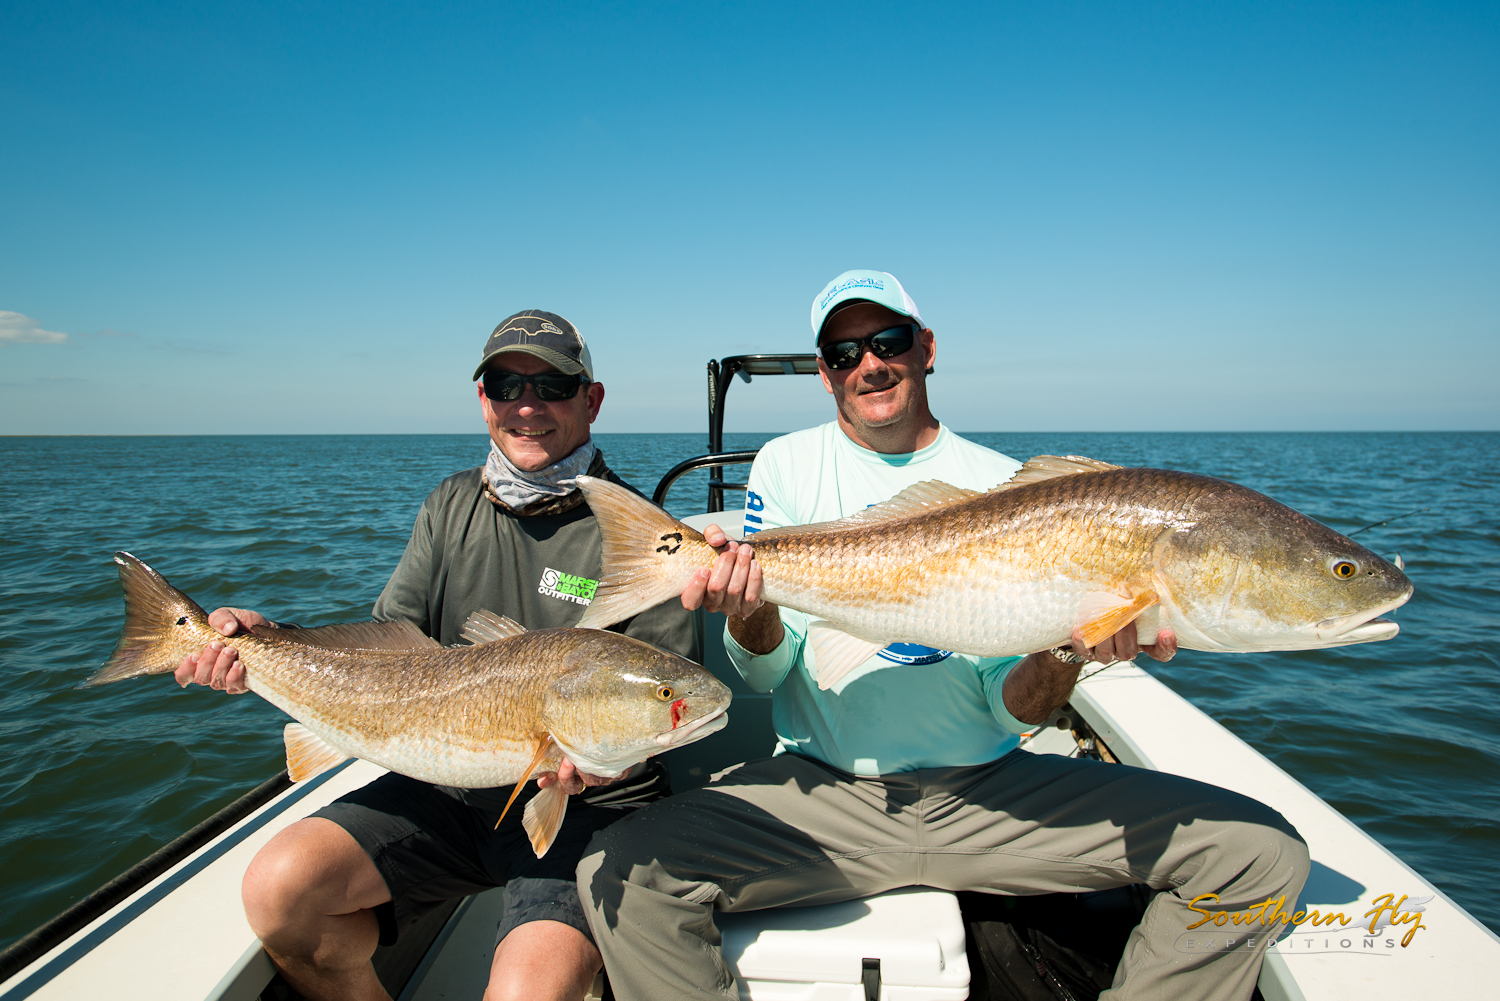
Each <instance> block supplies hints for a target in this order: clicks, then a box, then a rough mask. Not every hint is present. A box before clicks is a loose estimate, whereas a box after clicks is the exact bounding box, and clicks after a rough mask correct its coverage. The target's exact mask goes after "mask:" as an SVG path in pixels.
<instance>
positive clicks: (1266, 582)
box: [579, 456, 1412, 687]
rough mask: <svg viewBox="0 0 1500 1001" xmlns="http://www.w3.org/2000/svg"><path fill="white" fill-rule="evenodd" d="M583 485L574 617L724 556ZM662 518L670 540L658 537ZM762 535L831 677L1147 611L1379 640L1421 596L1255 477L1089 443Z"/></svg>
mask: <svg viewBox="0 0 1500 1001" xmlns="http://www.w3.org/2000/svg"><path fill="white" fill-rule="evenodd" d="M579 483H580V485H581V486H582V487H583V489H584V491H585V494H586V495H587V497H588V501H589V506H590V507H591V508H592V509H593V511H594V513H595V515H596V516H597V518H598V520H599V527H600V531H601V534H602V535H603V539H604V568H603V571H602V573H601V577H602V581H601V583H600V586H599V589H598V590H597V591H596V592H595V595H594V601H593V603H592V604H591V605H590V606H589V608H588V610H587V611H586V612H585V613H584V617H583V619H582V620H581V622H580V625H589V626H603V625H608V624H610V623H612V622H617V621H620V620H621V619H624V618H627V617H628V616H630V615H633V614H635V612H637V611H639V610H640V609H641V608H644V607H649V606H650V605H651V604H655V603H656V602H659V601H662V600H665V599H666V598H667V597H670V596H672V595H676V594H680V593H681V592H682V590H683V589H684V588H685V587H686V585H687V583H688V582H689V581H690V580H691V579H692V576H693V574H694V573H696V571H697V570H698V568H700V567H702V566H706V565H709V564H710V563H711V562H712V561H713V560H714V559H715V558H716V555H717V554H716V553H715V551H714V550H713V549H712V548H710V547H709V546H708V545H707V544H706V543H705V542H704V541H703V537H702V536H701V535H700V534H698V533H697V532H694V531H693V530H692V529H690V528H687V527H686V526H684V525H682V524H681V523H680V522H677V521H676V520H675V519H673V518H672V517H671V516H670V515H668V514H666V513H665V512H663V511H661V510H660V509H659V508H656V507H654V506H653V505H651V504H649V503H648V502H646V501H644V500H642V499H640V498H638V497H635V496H634V495H632V494H630V493H629V492H628V491H624V490H621V489H620V488H618V487H615V486H614V485H612V484H609V483H607V482H604V481H600V480H596V479H592V478H589V477H584V478H581V479H580V480H579ZM669 535H670V536H671V537H673V538H674V539H675V540H676V541H677V543H678V544H675V545H673V546H671V547H667V546H659V547H658V546H657V545H656V543H657V540H658V539H665V538H667V537H669ZM750 545H751V546H752V547H753V549H754V552H755V559H756V561H757V562H758V563H759V565H760V568H761V572H762V577H763V594H764V597H765V600H766V601H768V602H770V603H772V604H775V605H780V606H784V607H788V608H795V609H797V610H799V611H801V612H804V613H806V614H808V615H809V616H812V617H813V618H814V619H815V620H818V622H816V623H815V624H814V627H813V628H812V629H810V632H809V640H810V643H811V644H812V647H813V651H814V659H815V660H816V662H817V665H818V672H819V684H822V685H825V687H826V686H827V685H828V684H831V683H832V681H833V680H836V678H837V677H840V676H842V674H845V673H847V672H848V671H849V670H852V669H853V667H854V666H857V663H858V661H859V660H860V659H862V658H866V657H868V656H869V655H870V654H871V653H873V652H874V650H876V649H878V648H879V647H880V646H883V645H886V644H889V643H915V644H921V645H924V646H930V647H935V648H938V649H943V650H951V651H954V652H959V653H967V654H974V655H978V656H988V657H999V656H1012V655H1024V654H1029V653H1032V652H1035V651H1038V650H1045V649H1049V648H1051V647H1055V646H1058V645H1061V644H1064V643H1067V642H1069V640H1070V638H1071V637H1072V636H1073V634H1074V631H1075V630H1079V631H1080V632H1081V634H1082V635H1083V637H1084V640H1085V642H1086V643H1087V644H1088V645H1089V646H1094V645H1096V644H1097V643H1099V642H1101V641H1102V640H1103V639H1104V638H1106V637H1107V636H1109V635H1111V634H1113V633H1115V632H1117V631H1118V630H1119V629H1121V628H1124V627H1125V626H1127V625H1129V624H1130V623H1131V622H1132V621H1135V620H1137V619H1140V620H1141V621H1140V624H1139V625H1138V630H1137V631H1138V636H1139V638H1140V641H1141V642H1142V643H1147V644H1149V643H1154V642H1155V641H1156V636H1157V633H1158V631H1159V630H1160V629H1170V630H1172V631H1173V633H1174V634H1175V635H1176V638H1177V642H1178V645H1179V646H1181V647H1184V648H1188V649H1201V650H1215V651H1223V652H1256V651H1264V650H1306V649H1317V648H1321V647H1327V646H1340V645H1346V644H1349V643H1363V642H1371V641H1374V640H1380V639H1389V638H1390V637H1392V636H1394V635H1396V632H1397V628H1396V626H1395V624H1394V623H1390V622H1386V621H1385V620H1382V619H1378V618H1377V616H1378V615H1380V614H1381V613H1383V612H1386V611H1389V610H1390V609H1392V608H1395V607H1397V606H1399V605H1401V604H1402V603H1404V602H1405V601H1406V600H1407V599H1408V598H1410V597H1411V593H1412V586H1411V582H1410V581H1409V580H1408V579H1407V578H1406V576H1405V574H1403V573H1402V572H1401V571H1400V569H1398V568H1397V567H1395V566H1393V565H1391V564H1390V563H1389V562H1387V561H1386V560H1384V559H1382V558H1380V557H1379V556H1377V555H1375V554H1374V553H1372V552H1370V551H1369V550H1368V549H1365V548H1364V547H1363V546H1360V545H1358V544H1357V543H1355V542H1353V541H1351V540H1350V539H1348V538H1346V537H1345V536H1342V535H1339V534H1338V533H1336V532H1334V531H1333V530H1332V529H1329V528H1327V527H1326V526H1324V525H1320V524H1318V523H1317V522H1315V521H1313V520H1312V519H1310V518H1307V517H1306V516H1304V515H1301V514H1299V513H1298V512H1296V511H1293V510H1292V509H1291V508H1288V507H1286V506H1285V505H1282V504H1279V503H1277V502H1276V501H1274V500H1272V499H1271V498H1269V497H1266V496H1265V495H1263V494H1259V493H1257V492H1255V491H1253V490H1250V489H1249V488H1247V487H1243V486H1240V485H1238V484H1235V483H1230V482H1228V481H1226V480H1220V479H1215V478H1213V477H1209V476H1200V475H1197V474H1193V473H1182V472H1177V471H1175V470H1165V469H1131V468H1122V467H1119V466H1114V465H1111V464H1110V463H1104V462H1099V461H1097V460H1093V459H1085V458H1082V457H1079V456H1066V457H1058V456H1039V457H1037V458H1035V459H1032V460H1031V461H1030V462H1028V463H1026V465H1025V466H1023V467H1022V469H1021V470H1020V472H1018V473H1017V474H1016V476H1015V477H1014V478H1012V479H1011V480H1010V481H1009V482H1008V483H1005V484H1002V485H1001V486H999V487H997V488H995V489H994V490H991V491H989V492H988V493H982V494H981V493H978V492H976V491H971V490H962V489H959V488H956V487H951V486H948V485H946V484H940V483H923V484H918V485H916V486H914V487H911V488H908V489H907V490H905V491H903V492H902V493H901V494H898V495H897V496H896V497H895V498H892V499H891V500H890V501H888V502H886V503H884V504H878V505H875V506H874V507H871V508H867V509H865V510H863V511H860V512H858V513H856V514H853V515H850V516H849V517H847V518H844V519H842V520H840V521H835V522H827V523H823V524H818V525H804V526H796V527H783V528H774V529H770V530H768V531H764V532H760V533H758V534H757V535H755V536H754V538H753V540H751V541H750ZM1340 574H1346V576H1339V575H1340ZM824 624H826V625H827V626H828V627H831V628H829V629H823V628H822V626H823V625H824ZM836 633H845V634H847V635H848V636H849V637H853V638H855V639H856V640H858V641H859V642H857V643H853V644H849V643H844V642H843V641H842V640H839V639H838V637H837V636H836V635H835V634H836Z"/></svg>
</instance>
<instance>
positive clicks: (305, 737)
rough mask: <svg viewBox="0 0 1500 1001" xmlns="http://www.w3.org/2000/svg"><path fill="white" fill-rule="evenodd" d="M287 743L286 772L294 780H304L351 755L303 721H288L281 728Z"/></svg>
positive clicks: (345, 759)
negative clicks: (330, 744)
mask: <svg viewBox="0 0 1500 1001" xmlns="http://www.w3.org/2000/svg"><path fill="white" fill-rule="evenodd" d="M281 739H282V741H284V742H285V743H286V773H287V776H288V777H289V778H290V779H291V780H292V781H293V782H304V781H306V780H307V779H310V778H312V777H313V776H314V775H318V774H321V773H322V772H326V771H328V769H330V768H332V767H333V766H334V765H336V764H338V763H339V762H341V761H347V760H349V755H347V754H345V753H344V752H343V751H340V750H339V749H338V748H336V747H331V746H329V744H328V742H327V741H326V740H324V739H323V738H322V737H319V736H318V735H317V734H315V733H313V732H312V731H311V730H309V729H308V728H307V727H305V726H303V725H302V724H301V723H288V724H287V725H286V726H285V727H283V728H282V730H281Z"/></svg>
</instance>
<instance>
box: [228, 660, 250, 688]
mask: <svg viewBox="0 0 1500 1001" xmlns="http://www.w3.org/2000/svg"><path fill="white" fill-rule="evenodd" d="M224 691H226V692H228V693H229V694H230V695H244V694H245V693H246V692H248V691H250V687H249V686H248V685H247V684H245V662H244V661H242V660H239V659H236V660H235V662H234V666H233V667H231V668H230V669H229V673H228V674H226V675H225V676H224Z"/></svg>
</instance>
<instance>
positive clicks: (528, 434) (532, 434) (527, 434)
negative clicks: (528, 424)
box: [505, 428, 552, 438]
mask: <svg viewBox="0 0 1500 1001" xmlns="http://www.w3.org/2000/svg"><path fill="white" fill-rule="evenodd" d="M505 433H506V434H518V435H521V436H522V437H523V438H540V437H541V436H542V435H544V434H551V433H552V429H551V428H548V429H547V430H545V431H532V430H529V429H527V428H506V429H505Z"/></svg>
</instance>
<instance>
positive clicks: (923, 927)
mask: <svg viewBox="0 0 1500 1001" xmlns="http://www.w3.org/2000/svg"><path fill="white" fill-rule="evenodd" d="M714 922H715V924H717V925H718V926H719V931H720V932H721V933H722V934H723V937H724V960H725V962H727V963H728V964H729V969H730V970H731V971H733V973H734V976H735V980H736V982H737V983H738V985H739V989H740V997H742V998H748V999H752V1001H962V999H963V998H967V997H968V996H969V957H968V953H967V952H966V951H965V949H964V923H963V919H962V917H960V915H959V913H958V898H957V897H955V896H954V895H953V894H951V893H948V892H947V891H946V890H932V889H928V888H927V887H922V886H914V887H908V888H907V889H904V890H893V891H892V892H890V893H883V894H881V895H880V896H878V897H868V898H866V899H864V900H850V901H847V902H845V903H842V904H826V905H823V906H820V907H783V908H778V909H776V910H769V911H747V912H745V913H743V914H725V913H722V912H721V913H719V914H715V915H714Z"/></svg>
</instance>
